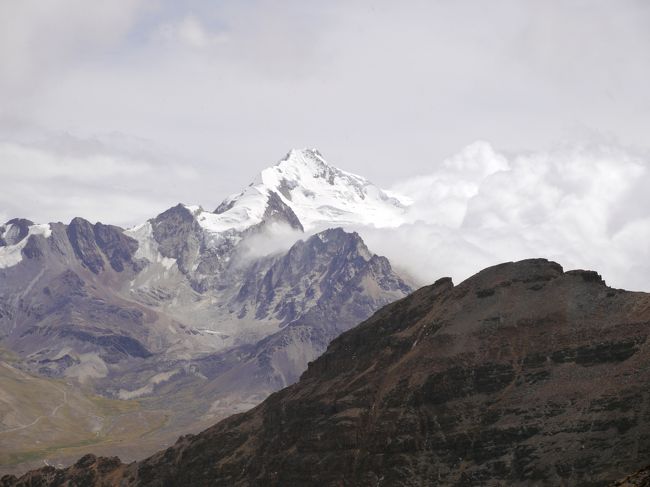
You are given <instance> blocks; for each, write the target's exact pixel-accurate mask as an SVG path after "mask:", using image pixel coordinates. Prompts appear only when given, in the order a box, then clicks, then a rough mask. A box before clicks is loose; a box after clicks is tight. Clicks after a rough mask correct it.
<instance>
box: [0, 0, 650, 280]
mask: <svg viewBox="0 0 650 487" xmlns="http://www.w3.org/2000/svg"><path fill="white" fill-rule="evenodd" d="M649 25H650V2H647V1H643V0H617V1H615V2H614V1H610V0H603V1H599V0H582V1H578V0H561V1H560V0H558V1H552V0H544V1H535V0H529V1H522V0H511V1H510V0H502V1H501V0H494V1H489V2H487V1H483V0H475V1H464V0H453V1H451V0H439V1H435V0H428V1H423V2H418V1H407V2H395V1H390V2H389V1H385V2H384V1H378V2H371V1H328V2H316V1H305V0H300V1H282V2H281V1H262V0H245V1H226V0H222V1H192V0H189V1H184V2H178V1H175V0H174V1H172V0H160V1H141V0H112V1H110V2H87V1H86V0H49V1H41V0H21V1H13V0H0V59H1V62H0V187H1V190H0V219H7V218H10V217H14V216H24V217H27V218H31V219H33V220H36V221H59V220H61V221H69V220H70V219H71V218H72V217H73V216H76V215H81V216H84V217H86V218H88V219H90V220H93V221H95V220H102V221H105V222H112V223H116V224H122V225H131V224H135V223H138V222H140V221H142V220H144V219H146V218H149V217H151V216H153V215H155V214H157V213H159V212H160V211H162V210H164V209H166V208H167V207H169V206H171V205H172V204H175V203H177V202H179V201H182V202H185V203H188V204H201V205H203V206H204V207H206V208H208V209H213V208H214V207H216V206H217V205H218V203H219V202H220V201H221V200H222V199H223V198H224V197H225V196H226V195H228V194H230V193H233V192H237V191H239V190H240V189H241V188H242V186H244V185H246V184H247V183H248V182H249V181H250V180H252V178H253V177H254V176H255V175H256V173H257V172H259V171H260V170H261V169H263V168H264V167H266V166H269V165H271V164H273V163H275V162H276V161H277V160H279V159H280V158H282V156H284V154H285V153H286V152H287V151H288V150H289V149H290V148H292V147H316V148H318V149H319V150H320V151H321V152H322V153H323V154H324V156H325V157H326V159H327V160H328V161H329V162H331V163H332V164H334V165H336V166H339V167H341V168H343V169H347V170H349V171H352V172H355V173H359V174H362V175H364V176H366V177H368V178H369V179H371V180H372V181H374V182H375V183H377V184H378V185H380V186H383V187H388V188H399V189H401V190H403V191H405V192H412V193H417V195H419V197H420V201H424V202H427V201H429V202H430V203H431V204H432V205H433V204H434V203H435V205H438V207H440V208H455V209H458V208H459V206H458V205H457V204H456V203H457V201H456V199H453V198H452V199H450V200H447V199H445V200H444V201H442V200H441V199H440V198H439V197H438V196H431V195H432V194H434V193H435V191H434V193H431V191H433V190H430V189H427V186H426V184H425V185H424V186H423V183H422V181H425V182H426V181H428V182H432V181H433V183H432V184H433V185H434V187H437V186H436V185H437V184H438V183H437V182H436V181H439V176H440V174H443V175H445V177H452V176H453V177H461V176H459V175H458V174H456V173H454V174H456V175H455V176H454V175H452V176H450V173H449V171H448V166H449V160H454V157H456V158H458V157H461V158H462V157H465V156H466V155H467V152H466V151H467V149H465V148H466V147H467V146H469V147H470V153H471V147H476V146H472V145H471V144H472V143H474V142H475V141H477V140H484V141H487V142H488V143H489V147H490V150H494V154H496V156H495V157H497V158H498V157H503V158H505V159H507V161H508V166H507V171H506V172H507V173H508V174H509V176H507V177H505V180H506V181H509V183H508V184H510V183H513V182H514V181H518V182H521V181H523V179H525V178H523V179H521V178H520V177H519V176H520V175H521V167H524V166H525V167H529V166H526V163H524V162H521V161H534V162H533V163H531V164H532V166H530V167H529V169H528V170H529V171H530V172H531V173H535V168H536V167H538V166H537V165H538V164H541V165H542V166H543V167H545V168H547V169H548V170H549V171H550V172H551V173H552V175H551V176H549V177H545V178H543V181H542V180H540V181H538V182H539V184H542V183H549V181H550V183H549V184H550V186H551V187H552V188H555V189H552V190H550V193H549V194H551V193H552V194H555V195H556V196H557V194H558V193H557V192H558V191H559V192H560V194H573V195H578V197H582V196H584V195H586V194H588V195H589V198H590V199H589V201H592V202H594V204H595V205H596V207H598V208H600V210H599V211H606V213H607V215H608V216H607V218H608V219H609V220H607V221H606V222H605V223H603V225H604V226H603V227H602V229H603V232H605V233H603V234H602V235H601V234H599V235H600V237H602V239H601V240H600V241H599V242H600V243H599V246H592V247H590V250H592V251H593V252H619V251H620V252H623V250H621V249H618V250H616V249H614V247H612V245H613V244H612V242H613V240H612V239H614V238H615V237H616V232H621V231H623V230H622V228H627V227H626V225H627V224H628V223H629V221H628V220H630V218H631V217H630V215H633V216H634V218H633V219H634V221H636V222H637V223H635V224H636V225H637V226H638V230H637V233H633V234H632V237H633V238H637V237H638V236H639V235H641V233H638V232H647V229H648V225H649V224H648V222H649V221H650V220H648V219H647V218H648V216H649V215H648V212H646V211H645V210H643V209H639V201H641V203H643V201H646V202H647V197H645V196H644V195H645V194H646V193H647V191H646V190H645V189H643V188H638V187H636V186H634V185H633V183H634V181H635V178H638V177H639V174H641V175H642V176H643V177H645V174H646V173H647V161H648V157H647V154H648V144H649V142H648V130H649V129H650V90H648V88H647V85H648V79H650V29H649V28H648V26H649ZM463 151H465V152H463ZM479 152H481V151H479ZM458 154H460V156H459V155H458ZM463 154H464V155H463ZM603 154H606V155H607V157H604V156H603ZM475 155H476V154H475ZM479 155H480V154H479ZM477 157H478V156H477ZM490 157H492V156H490ZM603 158H605V159H607V162H606V163H603V162H602V161H603V160H604V159H603ZM477 160H478V161H479V162H477V164H480V161H484V160H485V158H483V159H481V158H480V157H479V158H478V159H477ZM445 161H447V162H445ZM558 161H561V162H558ZM598 161H600V162H598ZM601 163H602V164H601ZM445 164H447V165H445ZM522 164H523V166H522ZM598 164H601V165H600V166H599V165H598ZM603 164H604V166H603ZM558 167H559V168H567V169H566V170H567V171H569V168H570V172H571V174H570V178H569V179H570V180H571V181H572V182H571V184H569V186H570V187H569V186H567V184H568V183H566V184H565V183H564V182H563V178H564V177H565V175H563V172H562V170H558V169H557V168H558ZM597 167H601V168H602V167H605V168H607V171H605V172H602V171H601V172H599V171H598V170H597ZM630 168H632V169H630ZM634 168H637V169H634ZM637 170H638V171H640V172H638V174H637V173H635V171H637ZM477 171H478V172H477V174H481V175H482V176H481V178H483V176H485V174H484V171H483V172H482V170H481V169H480V168H479V169H477ZM576 171H577V172H576ZM488 172H489V171H488ZM524 173H525V171H524ZM486 174H487V173H486ZM616 174H622V175H623V176H621V177H616ZM420 175H422V176H423V177H417V176H420ZM610 176H611V177H610ZM462 177H465V176H462ZM462 177H461V180H462ZM437 178H438V179H437ZM508 178H510V179H508ZM481 181H483V180H482V179H481ZM474 183H476V184H475V186H476V187H477V188H479V187H483V188H484V193H481V195H480V196H479V197H476V198H474V197H472V201H471V202H469V200H468V202H466V203H463V204H461V205H460V208H461V209H462V208H465V210H464V211H465V213H462V214H461V215H460V216H459V215H457V214H456V213H453V211H451V210H449V211H450V213H445V214H448V215H452V216H449V217H448V218H447V220H445V221H443V222H441V221H440V218H441V217H440V216H439V215H440V214H442V213H444V212H440V211H438V212H437V213H436V215H437V216H436V215H433V214H431V212H429V213H428V214H427V216H426V217H423V221H426V222H429V224H431V225H434V226H436V227H435V228H438V229H439V228H441V227H440V225H443V227H444V228H446V229H447V230H445V231H451V230H450V229H455V230H453V232H456V231H457V230H458V229H460V228H464V229H467V228H470V229H471V231H472V232H478V231H479V229H481V232H483V231H487V230H486V228H487V227H489V225H487V224H486V223H485V221H483V220H482V219H481V218H483V217H485V215H484V214H483V213H481V211H483V210H485V208H496V207H499V208H501V207H502V206H503V205H506V204H508V205H510V206H512V207H522V206H526V205H524V202H526V201H528V200H530V199H531V198H532V199H533V200H534V201H533V203H531V204H530V205H528V206H527V208H528V212H527V213H526V212H523V213H522V214H521V215H519V216H517V217H516V218H515V220H516V221H517V222H518V223H517V225H520V226H514V227H513V226H512V224H513V221H514V220H512V219H511V220H508V221H507V222H506V220H507V218H506V220H503V219H502V220H498V219H497V220H491V221H492V223H491V224H490V225H492V226H493V227H494V225H496V223H495V221H501V222H502V223H503V225H504V226H502V227H499V231H498V232H497V233H499V235H501V236H500V237H499V238H501V240H499V241H498V242H497V241H494V242H493V245H495V246H496V248H498V250H495V251H490V252H489V256H488V257H485V255H483V257H481V258H478V257H477V261H476V262H479V261H480V262H481V263H484V262H492V260H494V259H497V258H500V257H501V256H502V255H503V256H507V255H508V252H510V250H511V249H512V248H513V247H512V246H513V243H512V241H511V240H508V241H507V242H506V243H504V240H503V238H504V237H503V235H509V238H515V233H517V234H519V233H521V231H522V228H527V229H530V228H533V229H535V232H537V233H535V236H531V237H530V238H531V239H533V240H534V241H536V242H538V243H539V238H538V237H537V235H538V234H541V233H540V232H542V231H543V230H545V229H546V230H548V229H549V228H551V230H552V231H556V230H557V228H556V227H554V226H552V225H551V224H550V223H549V220H548V219H549V218H552V219H553V221H554V222H555V223H553V225H560V226H561V227H562V228H563V229H564V230H567V229H568V228H570V227H571V224H570V223H568V222H569V221H570V220H571V219H580V218H581V217H582V216H584V215H585V214H587V215H592V214H593V211H596V210H594V208H595V207H594V206H589V205H587V204H586V203H585V204H583V205H577V206H576V205H574V206H572V208H573V209H572V210H571V211H573V213H571V215H572V216H571V218H570V219H565V220H563V221H562V223H561V224H560V223H558V221H559V220H561V218H559V217H558V218H556V217H552V215H555V214H556V212H555V211H556V210H553V208H556V207H557V205H560V206H561V204H560V203H559V202H558V201H559V200H558V201H556V202H555V203H553V204H555V205H556V206H553V205H551V206H548V203H549V201H551V200H552V198H551V200H549V199H548V198H546V199H545V200H544V201H539V202H538V201H537V200H536V198H538V197H539V195H538V194H537V192H536V190H537V189H538V187H537V186H535V187H529V186H526V185H525V184H524V185H523V187H526V188H527V189H526V190H525V191H520V192H516V191H514V190H513V191H512V194H510V193H509V190H511V189H512V187H511V186H509V185H508V184H506V185H503V184H502V185H501V186H497V187H498V188H499V191H501V192H503V193H505V194H506V196H507V198H506V199H508V202H504V200H503V198H502V196H503V193H500V192H499V191H496V190H495V189H494V187H493V184H492V183H493V179H489V180H486V182H485V181H484V182H481V183H480V184H479V183H478V182H477V181H474ZM488 183H489V184H488ZM513 184H514V183H513ZM598 185H600V186H598ZM452 186H453V184H452ZM633 186H634V187H633ZM594 187H597V188H598V191H596V192H593V188H594ZM490 188H492V190H489V189H490ZM558 188H559V189H558ZM567 188H568V189H567ZM562 192H564V193H562ZM435 194H438V193H435ZM445 194H449V193H445ZM601 194H604V195H609V196H607V197H605V196H602V197H601ZM581 195H582V196H581ZM612 195H618V196H617V199H616V201H613V200H612V199H611V198H610V197H613V196H612ZM475 196H476V195H475ZM547 196H548V195H547ZM499 198H502V199H499ZM607 198H610V199H607ZM639 198H645V199H642V200H639ZM553 201H554V200H553ZM562 201H565V202H566V200H562ZM535 202H536V203H535ZM648 203H650V202H648ZM536 204H537V206H536ZM562 204H563V203H562ZM463 205H465V206H463ZM598 205H600V206H598ZM646 206H650V204H647V205H646ZM419 208H420V209H421V210H422V211H424V210H425V209H426V206H423V205H420V206H419ZM476 208H482V210H481V211H479V212H478V213H476V212H475V211H474V212H473V210H472V209H474V210H476ZM540 208H541V209H540ZM554 212H555V213H554ZM425 213H426V212H425ZM497 213H498V212H497ZM502 213H503V212H502ZM506 213H507V212H506ZM454 215H455V216H454ZM472 215H474V216H473V217H472ZM476 215H482V216H481V217H479V216H476ZM540 215H542V216H540ZM543 215H546V217H544V216H543ZM492 216H494V215H492ZM510 216H511V217H512V215H511V214H510ZM459 218H460V220H459ZM472 218H474V220H472ZM499 218H501V217H499ZM513 218H514V217H513ZM544 218H546V220H544ZM603 218H605V217H604V216H603ZM607 218H606V219H607ZM443 220H444V218H443ZM610 220H611V222H623V223H621V224H620V225H618V224H617V223H611V222H610ZM472 221H473V222H474V223H472ZM504 222H505V223H504ZM639 222H641V223H639ZM542 223H544V224H546V225H547V226H546V227H544V226H543V225H542ZM486 225H487V226H486ZM548 225H551V227H548ZM617 225H618V226H617ZM621 225H622V226H621ZM428 228H429V230H431V228H433V227H428ZM495 228H496V227H495ZM598 228H599V229H601V227H600V226H599V227H598ZM599 231H600V230H599ZM627 231H629V229H628V230H627ZM453 232H452V233H453ZM508 232H513V233H508ZM608 232H609V233H608ZM612 232H614V233H612ZM497 233H494V232H493V233H491V234H490V236H489V238H488V240H489V239H490V238H491V239H493V240H494V239H495V238H496V236H497ZM603 235H604V236H603ZM648 235H650V233H648V232H647V235H646V236H648ZM438 237H440V235H439V234H438ZM480 237H481V238H487V237H486V235H484V234H481V235H480ZM600 237H599V238H600ZM440 238H442V237H440ZM445 238H446V239H447V240H445V242H447V243H448V244H449V242H452V241H453V239H454V238H465V236H459V235H458V234H457V233H453V235H451V234H446V237H445ZM473 238H479V235H478V234H477V235H475V236H474V237H473ZM517 238H518V237H517ZM576 238H577V237H570V238H569V237H566V238H564V239H563V240H562V241H561V242H560V240H561V239H560V240H554V241H553V242H552V243H553V244H556V246H557V247H558V249H555V247H553V249H555V250H557V252H556V253H557V255H559V256H560V259H561V258H562V256H563V255H564V256H565V258H566V259H567V260H570V259H569V258H568V257H566V256H568V255H569V253H570V252H577V253H578V254H580V253H581V247H580V245H582V244H585V245H586V242H588V241H590V239H592V238H593V235H592V236H590V235H587V234H585V235H583V236H582V240H580V239H577V240H576ZM572 239H573V240H572ZM646 241H647V240H646ZM499 242H501V243H499ZM576 242H578V243H576ZM580 242H582V244H580ZM547 243H548V242H547ZM450 245H451V244H450ZM544 245H545V246H543V248H540V249H538V248H537V247H530V246H528V247H526V246H524V247H521V248H519V247H517V250H516V251H513V252H511V253H512V254H516V255H519V254H520V253H521V254H526V252H533V251H543V250H544V249H548V248H549V247H548V245H546V244H544ZM452 247H453V246H452ZM569 247H570V248H571V249H569ZM555 250H554V251H555ZM625 252H627V253H624V254H622V255H624V257H625V258H624V259H623V260H625V265H626V266H628V267H629V266H630V265H632V264H631V263H632V262H634V261H635V260H637V259H639V258H640V257H641V254H639V252H641V251H640V250H638V249H637V250H635V251H634V252H632V251H629V249H628V250H626V251H625ZM644 252H646V254H643V255H645V257H646V258H647V251H644ZM621 258H622V257H621ZM452 260H453V259H451V260H450V261H452ZM574 260H577V261H578V262H580V259H574ZM583 260H584V259H583ZM592 260H594V259H592ZM592 260H588V259H587V261H586V262H585V263H586V264H590V263H591V262H592ZM596 260H597V259H596ZM646 261H647V260H646ZM624 267H625V266H624V265H623V264H621V265H620V266H619V268H618V269H619V270H618V271H616V272H619V273H620V274H621V275H623V273H624V270H623V269H624ZM641 285H644V284H641Z"/></svg>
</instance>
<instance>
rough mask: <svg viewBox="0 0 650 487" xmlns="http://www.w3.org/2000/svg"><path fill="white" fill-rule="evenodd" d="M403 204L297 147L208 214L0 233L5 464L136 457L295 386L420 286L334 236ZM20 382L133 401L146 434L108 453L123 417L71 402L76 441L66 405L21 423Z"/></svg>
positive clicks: (381, 218)
mask: <svg viewBox="0 0 650 487" xmlns="http://www.w3.org/2000/svg"><path fill="white" fill-rule="evenodd" d="M407 205H408V201H401V200H400V199H399V198H398V197H396V196H395V195H391V194H389V193H387V192H385V191H383V190H381V189H380V188H378V187H376V186H374V185H373V184H372V183H370V182H369V181H367V180H366V179H364V178H362V177H360V176H356V175H354V174H350V173H348V172H345V171H342V170H340V169H337V168H335V167H333V166H331V165H329V164H328V163H327V162H325V160H324V159H323V157H322V156H321V155H320V154H319V153H318V152H317V151H315V150H310V149H305V150H294V151H291V152H290V153H289V154H287V156H286V157H285V158H284V159H282V160H281V161H280V162H278V163H277V164H276V165H274V166H272V167H270V168H268V169H265V170H264V171H262V172H261V173H260V175H259V176H258V177H257V178H255V180H254V181H253V182H252V183H251V184H250V185H249V186H248V187H246V188H245V189H244V190H243V191H242V192H240V193H238V194H235V195H233V196H230V197H228V198H226V199H225V200H224V201H223V202H222V203H221V204H220V205H218V207H217V208H216V209H215V211H212V212H211V211H205V210H203V208H201V207H199V206H188V205H184V204H179V205H177V206H175V207H173V208H170V209H168V210H166V211H164V212H162V213H161V214H159V215H157V216H156V217H154V218H151V219H150V220H148V221H146V222H144V223H142V224H141V225H138V226H136V227H133V228H129V229H122V228H120V227H117V226H113V225H109V224H104V223H99V222H98V223H94V224H93V223H91V222H89V221H87V220H85V219H83V218H74V219H73V220H72V221H71V222H70V223H68V224H63V223H49V224H35V223H33V222H31V221H29V220H26V219H21V218H16V219H12V220H10V221H8V222H7V223H5V224H4V225H2V226H0V347H2V348H3V349H4V350H5V352H6V353H10V354H11V356H12V360H11V363H9V362H8V361H5V365H7V366H8V367H9V366H10V367H11V370H13V372H12V374H14V375H15V380H14V382H13V388H12V390H15V391H16V393H15V394H14V395H13V396H12V394H9V397H4V398H3V401H4V403H5V404H6V407H5V408H4V410H3V413H2V416H0V445H2V446H3V450H4V451H6V452H7V454H5V455H8V456H7V457H4V458H0V460H3V461H1V462H0V463H2V464H4V465H8V464H9V465H11V464H13V465H14V470H15V467H16V466H20V468H24V467H26V466H30V465H35V464H37V463H38V462H41V461H44V460H45V461H52V462H65V461H69V460H70V459H71V458H73V457H74V456H75V455H76V454H77V451H76V450H75V448H74V446H75V445H77V443H78V442H79V441H81V443H82V444H96V447H97V448H98V449H99V451H102V452H106V453H111V452H113V451H115V450H116V449H117V451H121V452H122V455H123V456H126V458H131V457H132V456H131V453H129V451H130V450H129V448H131V449H133V457H135V456H136V455H140V456H141V455H142V454H143V453H142V452H147V451H150V452H153V451H155V450H156V449H158V448H159V447H160V446H161V445H163V444H165V442H171V441H172V440H173V439H175V438H176V437H177V436H178V434H180V433H181V432H188V431H198V430H199V429H201V428H202V427H205V426H206V425H208V424H211V423H212V422H214V421H215V420H217V419H220V418H223V417H226V416H228V415H230V414H232V413H233V412H238V411H243V410H246V409H248V408H250V407H252V406H254V405H256V404H258V403H259V402H260V401H262V400H263V399H264V398H265V397H267V396H268V394H270V393H272V392H274V391H276V390H279V389H280V388H282V387H285V386H287V385H290V384H292V383H293V382H295V381H296V380H297V379H298V377H299V376H300V374H301V373H302V372H303V371H304V370H305V369H306V368H307V365H308V363H309V362H310V361H312V360H314V359H315V358H316V357H318V356H319V355H320V354H321V353H322V352H323V351H324V350H325V348H326V346H327V344H328V343H329V342H330V341H331V340H332V339H333V338H335V337H336V336H338V335H339V334H340V333H342V332H343V331H346V330H348V329H349V328H351V327H352V326H354V325H355V324H356V323H358V322H359V321H361V320H363V319H365V318H367V317H368V316H370V315H371V314H372V313H373V312H374V311H376V310H377V309H379V308H380V307H382V306H384V305H386V304H388V303H390V302H392V301H394V300H396V299H399V298H401V297H404V296H405V295H407V294H408V293H409V292H410V291H411V290H412V289H413V282H412V280H411V279H409V278H408V277H406V276H400V275H399V274H398V273H396V272H395V270H393V268H392V267H391V265H390V263H389V262H388V260H387V259H386V258H384V257H381V256H378V255H375V254H373V253H372V252H371V251H370V250H369V249H368V248H367V246H366V245H365V244H364V242H363V240H362V239H361V237H360V236H359V235H358V234H356V233H353V232H347V231H345V230H343V229H341V228H340V226H341V225H345V224H348V223H355V222H361V223H363V224H365V225H374V226H377V227H385V226H391V225H395V224H397V223H398V222H399V218H400V215H403V213H404V210H405V208H406V206H407ZM20 374H28V375H29V377H31V380H44V379H50V380H51V381H53V382H52V383H51V384H52V387H50V390H52V391H53V394H54V396H56V393H54V391H56V390H59V389H60V390H62V391H63V396H64V398H66V397H68V396H69V397H73V396H74V395H75V394H79V391H82V392H83V394H85V399H84V400H85V401H86V402H85V403H84V401H82V398H80V399H79V402H78V403H79V404H82V403H84V404H88V405H95V406H96V403H97V399H96V397H100V398H104V399H105V400H111V401H118V402H117V403H115V405H114V406H111V407H114V408H117V409H118V410H119V409H120V407H122V406H119V405H118V403H119V401H123V402H124V403H125V404H127V403H128V404H133V403H136V404H137V408H136V410H134V411H133V412H131V413H129V414H128V415H126V417H129V418H131V417H132V419H133V421H137V418H138V417H140V418H144V420H146V421H148V422H151V423H152V426H151V428H148V429H147V430H146V431H145V432H144V433H143V434H142V438H137V439H135V440H134V439H132V438H131V439H129V440H128V441H127V440H124V442H123V443H117V440H116V434H117V433H116V431H118V430H119V431H122V430H123V429H124V428H126V426H124V425H123V422H124V417H125V416H120V415H119V414H117V415H113V413H110V414H102V413H101V412H98V410H97V408H96V407H95V406H93V407H90V406H89V407H88V408H87V409H86V410H84V409H83V408H81V406H79V408H78V410H77V415H78V417H79V429H80V431H75V432H74V433H75V434H74V435H71V434H70V432H69V431H68V430H67V429H66V428H62V427H59V426H60V425H59V423H61V424H62V423H64V421H63V417H64V416H65V414H66V411H67V410H68V409H70V408H71V406H70V405H69V404H68V402H66V401H67V400H66V401H63V402H62V403H61V408H59V409H58V410H56V411H55V413H54V414H45V415H44V414H42V412H41V413H39V415H37V416H34V417H33V418H30V417H26V416H25V414H24V413H22V411H24V410H25V409H24V407H23V403H22V402H21V401H18V400H17V399H16V397H30V396H29V394H27V395H26V396H25V393H24V392H25V391H24V388H23V389H21V382H20V380H19V379H18V377H23V376H21V375H20ZM19 390H20V391H21V392H20V393H19V392H17V391H19ZM60 394H61V393H59V395H60ZM30 400H31V399H30ZM59 400H60V399H57V403H58V401H59ZM129 407H130V406H129ZM127 409H128V408H127ZM129 415H130V416H129ZM116 418H118V419H116ZM31 420H34V421H36V422H35V423H34V424H31V423H32V421H31ZM59 420H61V421H59ZM133 421H131V420H129V422H127V424H129V425H131V424H132V422H133ZM45 423H48V424H49V423H51V424H49V425H48V424H45ZM30 425H31V426H30ZM53 432H54V433H53ZM120 434H121V433H120ZM17 435H19V437H17ZM43 436H46V437H48V439H47V440H46V441H43V440H42V437H43ZM117 436H119V437H120V438H122V437H121V436H120V435H117ZM71 437H74V438H75V439H76V440H75V441H77V443H75V442H71V441H70V438H71ZM36 439H38V441H36V443H38V442H42V444H43V446H42V447H37V448H34V447H33V444H34V441H35V440H36ZM71 445H72V446H73V448H72V449H70V448H69V447H70V446H71ZM106 445H108V446H106ZM64 447H65V448H64ZM104 447H106V449H103V448H104ZM61 449H65V450H66V453H65V454H64V453H63V452H62V451H59V450H61ZM125 449H126V450H125ZM124 451H126V454H125V453H124ZM0 456H2V455H0Z"/></svg>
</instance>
